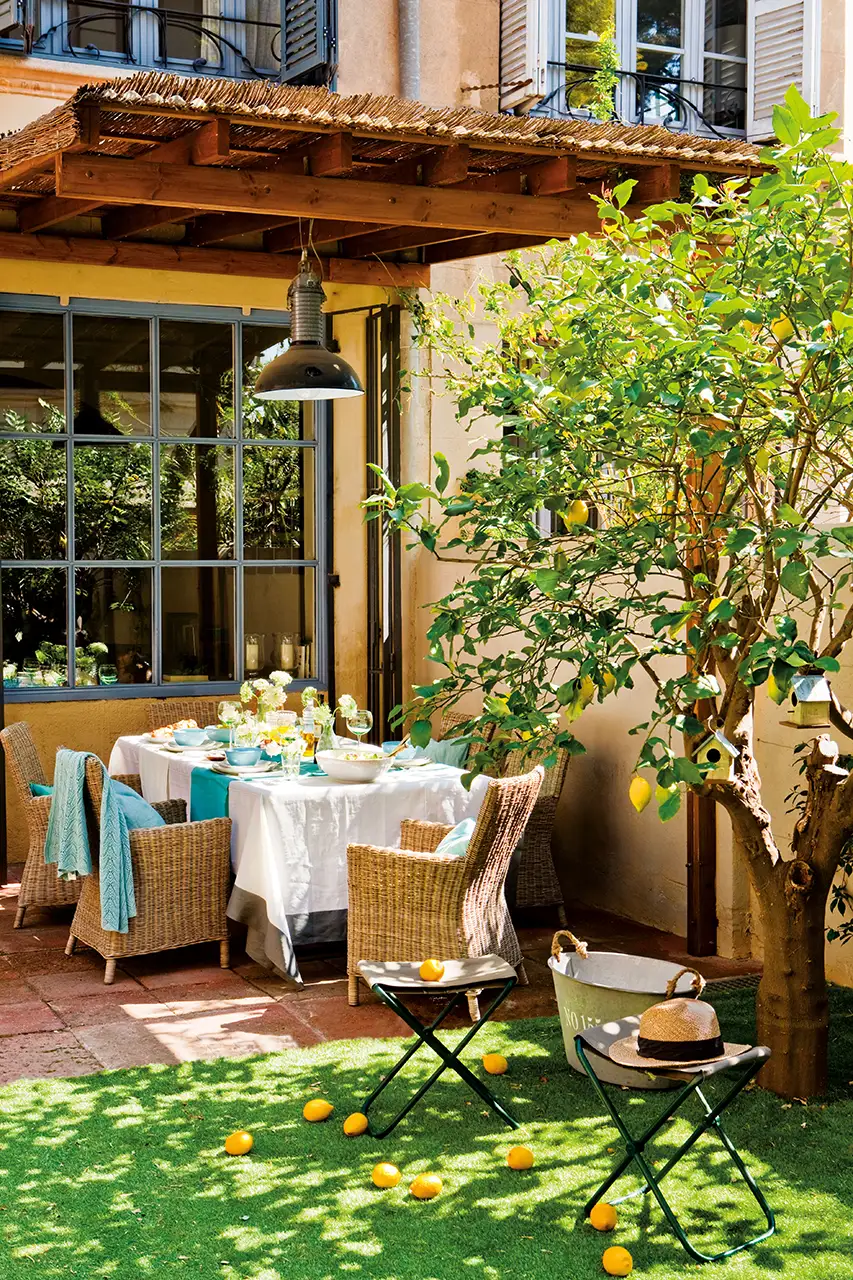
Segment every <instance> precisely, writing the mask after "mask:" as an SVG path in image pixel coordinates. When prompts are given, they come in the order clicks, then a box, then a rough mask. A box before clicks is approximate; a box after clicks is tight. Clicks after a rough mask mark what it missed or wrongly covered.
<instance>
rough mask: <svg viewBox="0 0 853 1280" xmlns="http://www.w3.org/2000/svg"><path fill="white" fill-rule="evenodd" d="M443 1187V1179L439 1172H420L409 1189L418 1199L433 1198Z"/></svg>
mask: <svg viewBox="0 0 853 1280" xmlns="http://www.w3.org/2000/svg"><path fill="white" fill-rule="evenodd" d="M441 1188H442V1181H441V1178H439V1176H438V1174H437V1173H419V1174H418V1176H417V1177H416V1178H415V1180H414V1182H413V1183H412V1185H411V1186H410V1187H409V1190H410V1191H411V1193H412V1195H413V1196H416V1197H417V1199H418V1200H433V1199H435V1197H436V1196H437V1195H438V1194H439V1193H440V1192H441Z"/></svg>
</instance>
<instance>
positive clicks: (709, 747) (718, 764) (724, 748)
mask: <svg viewBox="0 0 853 1280" xmlns="http://www.w3.org/2000/svg"><path fill="white" fill-rule="evenodd" d="M739 755H740V752H739V751H738V749H737V747H736V746H735V745H734V743H733V742H729V740H728V738H727V737H726V735H725V734H724V733H721V732H720V730H719V729H715V730H714V732H713V733H711V734H709V735H708V737H707V738H706V739H705V741H704V742H702V743H700V745H699V746H698V747H697V748H696V752H695V754H694V757H693V759H694V760H695V761H696V763H697V764H709V765H711V766H712V767H711V769H710V770H709V771H708V773H706V774H705V777H706V778H716V779H718V780H723V781H724V780H727V779H730V778H733V777H734V771H735V760H737V758H738V756H739Z"/></svg>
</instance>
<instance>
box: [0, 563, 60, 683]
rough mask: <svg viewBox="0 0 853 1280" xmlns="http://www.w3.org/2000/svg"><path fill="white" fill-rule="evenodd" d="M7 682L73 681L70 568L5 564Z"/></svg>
mask: <svg viewBox="0 0 853 1280" xmlns="http://www.w3.org/2000/svg"><path fill="white" fill-rule="evenodd" d="M0 577H2V583H0V586H2V592H3V684H4V687H5V688H7V689H30V688H57V687H59V686H61V685H65V684H67V683H68V659H67V650H66V643H67V640H66V637H67V622H68V619H67V616H66V592H65V583H66V572H65V570H64V569H10V568H9V567H8V566H6V565H4V566H3V569H2V572H1V573H0Z"/></svg>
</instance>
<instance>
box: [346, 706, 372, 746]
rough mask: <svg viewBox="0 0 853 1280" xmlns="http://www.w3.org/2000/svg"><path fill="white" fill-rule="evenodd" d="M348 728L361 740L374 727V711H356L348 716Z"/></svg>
mask: <svg viewBox="0 0 853 1280" xmlns="http://www.w3.org/2000/svg"><path fill="white" fill-rule="evenodd" d="M347 728H348V729H349V731H350V733H352V734H354V735H355V737H356V738H358V740H359V742H360V741H361V739H362V738H363V737H364V735H365V734H366V733H370V730H371V729H372V728H373V713H372V712H370V711H354V712H353V713H352V715H351V716H347Z"/></svg>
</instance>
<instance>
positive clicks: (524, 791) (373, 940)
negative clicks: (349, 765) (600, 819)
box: [347, 767, 543, 1005]
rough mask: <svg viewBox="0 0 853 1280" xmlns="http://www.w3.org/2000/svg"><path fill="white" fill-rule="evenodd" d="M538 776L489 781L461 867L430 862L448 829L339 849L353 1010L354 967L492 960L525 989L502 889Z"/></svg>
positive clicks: (412, 831) (421, 828) (406, 832)
mask: <svg viewBox="0 0 853 1280" xmlns="http://www.w3.org/2000/svg"><path fill="white" fill-rule="evenodd" d="M542 775H543V770H542V768H541V767H539V768H536V769H534V770H533V772H532V773H528V774H523V775H521V776H520V777H516V778H499V779H495V780H494V781H492V782H490V783H489V785H488V788H487V790H486V794H485V796H484V798H483V804H482V807H481V809H480V814H479V817H478V818H477V825H476V827H475V828H474V832H473V834H472V836H471V841H470V843H469V845H468V852H467V853H466V855H465V857H464V858H448V857H436V855H435V849H436V848H437V847H438V845H439V843H440V841H441V840H442V839H443V837H444V836H446V835H447V833H448V831H450V830H451V829H452V828H451V827H449V826H446V825H445V824H444V823H441V822H404V823H403V825H402V829H401V848H400V849H381V848H377V847H376V846H375V845H367V844H351V845H350V846H349V847H348V849H347V863H348V881H349V921H348V924H347V973H348V975H349V987H348V996H349V1003H350V1004H351V1005H356V1004H358V996H359V992H358V968H357V966H358V964H359V961H361V960H423V959H424V957H426V956H439V957H441V958H442V959H446V960H458V959H462V958H464V957H466V956H485V955H499V956H502V957H503V959H504V960H506V961H507V963H508V964H511V965H512V966H513V968H514V969H517V970H518V974H519V980H520V981H521V982H525V983H526V981H527V976H526V974H525V972H524V965H523V964H522V960H521V948H520V947H519V945H518V938H517V937H516V935H515V930H514V929H513V927H512V921H511V920H510V918H509V912H508V910H507V905H506V900H505V898H504V881H505V879H506V874H507V871H508V869H509V864H510V859H511V858H512V854H513V850H514V849H515V846H516V845H517V844H518V841H519V840H520V839H521V834H522V832H523V831H524V827H525V824H526V822H527V820H528V818H529V817H530V814H531V812H532V810H533V806H534V804H535V803H536V797H537V795H538V794H539V788H540V786H541V784H542Z"/></svg>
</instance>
